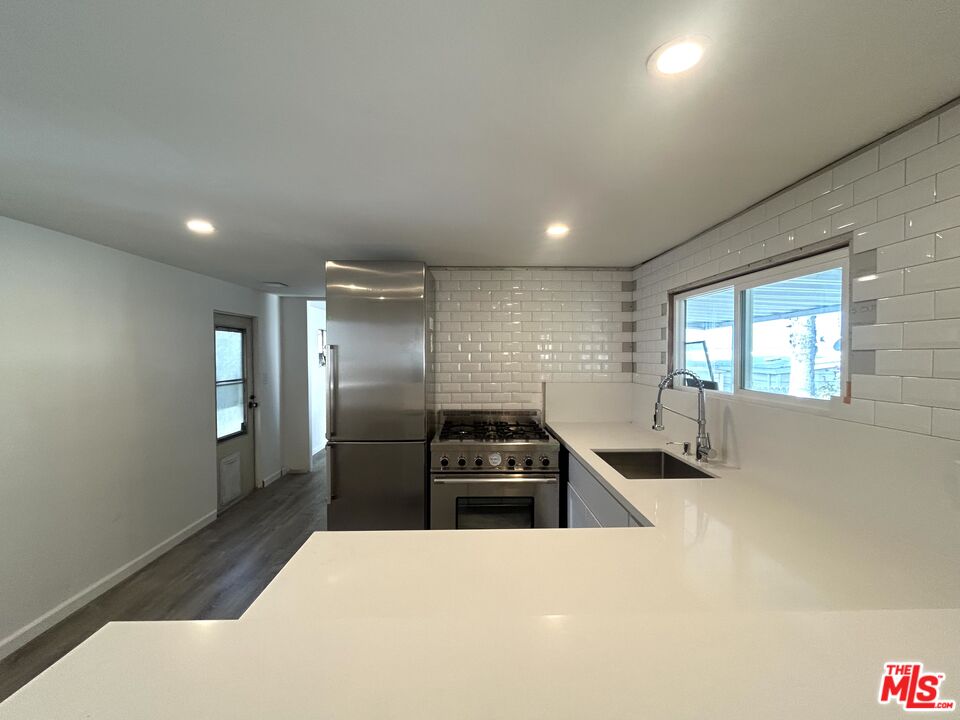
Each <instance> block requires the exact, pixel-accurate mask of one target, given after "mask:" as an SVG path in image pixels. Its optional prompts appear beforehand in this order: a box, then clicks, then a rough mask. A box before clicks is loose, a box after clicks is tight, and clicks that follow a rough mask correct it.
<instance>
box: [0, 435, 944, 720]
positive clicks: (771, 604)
mask: <svg viewBox="0 0 960 720" xmlns="http://www.w3.org/2000/svg"><path fill="white" fill-rule="evenodd" d="M552 429H553V430H554V431H555V432H556V433H557V434H558V435H559V436H560V437H561V439H562V441H563V442H564V444H565V445H566V446H567V447H568V448H569V449H570V451H571V453H572V454H573V455H574V456H576V457H577V458H579V459H580V460H581V461H583V463H584V464H585V465H586V466H587V467H588V468H589V470H590V472H591V473H592V474H594V475H595V476H596V477H597V478H598V479H599V480H600V481H601V482H602V483H603V484H604V486H605V487H606V488H607V489H608V490H609V491H610V492H611V493H612V494H613V495H614V496H615V497H617V499H618V500H620V501H621V502H622V503H623V504H624V505H625V506H628V509H630V510H631V511H632V512H634V514H636V515H639V516H642V517H643V518H645V519H646V520H648V521H649V522H650V523H652V524H653V527H643V528H621V529H613V528H609V529H580V530H566V529H559V530H532V531H531V530H503V531H496V530H483V531H432V532H400V533H396V532H394V533H390V532H368V533H316V534H314V535H313V536H312V537H311V538H310V539H309V540H308V541H307V543H306V544H305V545H304V546H303V547H302V548H301V550H300V551H298V552H297V554H296V555H295V556H294V557H293V558H292V559H291V561H290V562H289V563H288V564H287V565H286V566H285V567H284V568H283V570H282V571H281V572H280V574H279V575H278V576H277V577H276V578H275V579H274V581H273V582H272V583H271V584H270V585H269V586H268V587H267V589H266V590H265V591H264V592H263V594H262V595H261V596H260V597H259V598H258V599H257V600H256V601H255V602H254V604H253V605H252V606H251V607H250V608H249V609H248V611H247V612H246V613H245V614H244V615H243V617H242V618H241V619H240V620H238V621H224V622H209V621H198V622H176V623H111V624H109V625H108V626H106V627H105V628H104V629H103V630H101V631H100V632H98V633H97V634H95V635H94V636H93V637H92V638H90V639H89V640H88V641H87V642H85V643H83V644H82V645H81V646H80V647H78V648H77V649H76V650H74V651H73V652H71V653H70V654H68V655H67V656H66V657H65V658H64V659H63V660H61V661H60V662H59V663H57V664H56V665H54V666H53V667H52V668H50V669H49V670H47V671H46V672H45V673H43V674H42V675H40V676H39V677H38V678H36V679H35V680H34V681H32V682H31V683H29V684H28V685H27V686H26V687H25V688H23V689H22V690H21V691H19V692H18V693H15V694H14V695H13V696H12V697H11V698H10V699H8V700H7V701H6V702H5V703H2V704H0V718H3V719H7V718H10V719H11V720H13V719H20V718H38V717H43V718H74V717H93V718H129V717H137V718H158V719H159V718H183V717H196V718H199V717H205V718H206V717H229V718H254V717H256V718H262V717H265V716H270V717H278V718H292V717H304V716H311V717H312V716H321V717H362V718H366V717H396V718H407V717H410V718H413V717H416V718H426V717H437V718H439V717H443V718H449V717H458V718H473V717H477V718H479V717H484V718H489V717H523V718H528V717H546V716H552V717H571V718H572V717H578V718H580V717H585V716H593V717H609V718H615V717H631V718H633V717H644V716H646V717H664V718H667V717H669V718H702V717H714V718H737V719H738V720H739V719H741V718H752V717H757V718H768V717H778V718H810V717H817V718H834V717H835V718H845V719H847V718H866V717H900V716H902V711H901V710H900V709H899V708H898V707H896V706H893V705H891V706H880V705H879V704H878V703H877V702H876V695H877V689H878V687H879V683H880V674H881V671H882V666H883V663H884V662H887V661H892V660H920V661H922V662H924V664H925V666H926V668H927V669H928V670H932V671H937V672H945V673H946V675H947V679H946V681H945V685H944V691H943V696H944V697H946V698H952V699H960V610H958V609H957V608H958V607H960V602H958V599H960V589H958V586H957V583H958V582H960V580H958V578H957V577H953V575H955V574H954V573H950V572H946V573H945V572H944V568H943V567H942V566H938V567H936V568H934V565H935V563H934V561H932V560H928V561H925V560H924V559H923V558H921V557H913V556H912V555H911V556H909V557H905V558H897V559H895V561H891V558H890V556H889V555H887V554H885V552H884V550H883V549H882V548H879V547H877V546H876V545H875V544H874V545H871V543H869V542H867V539H866V538H861V537H859V536H858V535H857V532H856V531H855V530H853V529H850V528H845V527H842V526H837V525H835V524H831V523H830V522H829V521H828V520H827V519H825V518H824V517H823V516H822V515H819V514H818V513H816V512H815V511H814V509H813V508H806V507H804V506H803V505H802V504H797V503H792V502H791V498H786V497H784V496H782V495H780V494H778V493H777V492H776V491H775V490H774V489H773V488H772V487H771V486H770V485H768V484H764V483H763V482H762V478H760V477H757V476H755V475H753V474H751V473H749V472H747V471H745V470H741V469H737V468H728V467H724V466H722V465H715V466H712V467H711V471H712V472H715V473H716V474H717V475H718V476H719V477H718V478H715V479H706V480H682V481H678V480H654V481H651V480H625V479H623V478H622V477H621V476H619V474H617V473H616V472H615V471H613V470H612V468H610V467H609V466H607V465H606V464H605V463H603V462H602V461H601V460H600V459H599V458H597V457H596V456H595V454H594V453H593V452H592V449H593V448H603V449H626V448H651V447H657V448H662V447H663V439H662V437H659V436H658V435H656V434H654V433H652V432H650V431H648V430H644V429H642V428H640V427H638V426H635V425H630V424H627V423H618V424H576V423H561V424H557V425H554V426H553V427H552ZM904 552H906V551H904ZM902 561H909V562H907V564H906V565H904V564H903V562H902ZM910 562H913V563H915V564H912V565H911V564H910ZM934 569H935V570H936V572H935V573H933V574H932V575H931V573H932V572H933V571H934ZM945 575H946V576H948V577H944V576H945Z"/></svg>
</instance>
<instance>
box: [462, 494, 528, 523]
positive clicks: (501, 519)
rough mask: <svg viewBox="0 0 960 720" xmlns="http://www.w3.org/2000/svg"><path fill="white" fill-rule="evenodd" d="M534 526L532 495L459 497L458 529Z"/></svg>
mask: <svg viewBox="0 0 960 720" xmlns="http://www.w3.org/2000/svg"><path fill="white" fill-rule="evenodd" d="M532 527H533V498H532V497H458V498H457V529H458V530H509V529H512V528H532Z"/></svg>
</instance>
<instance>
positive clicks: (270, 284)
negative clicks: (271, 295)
mask: <svg viewBox="0 0 960 720" xmlns="http://www.w3.org/2000/svg"><path fill="white" fill-rule="evenodd" d="M263 284H264V285H266V286H267V287H272V288H285V287H290V286H289V285H287V284H286V283H285V282H280V281H279V280H264V281H263Z"/></svg>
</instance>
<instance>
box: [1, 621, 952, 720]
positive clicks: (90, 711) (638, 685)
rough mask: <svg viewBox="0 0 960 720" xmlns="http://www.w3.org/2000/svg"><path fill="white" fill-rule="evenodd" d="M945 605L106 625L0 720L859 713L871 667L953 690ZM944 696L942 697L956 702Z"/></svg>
mask: <svg viewBox="0 0 960 720" xmlns="http://www.w3.org/2000/svg"><path fill="white" fill-rule="evenodd" d="M958 619H960V613H958V612H956V611H944V610H940V611H879V612H878V611H858V612H840V613H726V614H722V615H714V614H708V613H697V614H684V613H652V614H649V613H636V614H634V615H631V616H630V617H629V618H626V619H625V618H622V617H613V616H610V617H601V616H576V615H574V616H564V615H544V616H539V617H518V616H511V615H509V614H506V615H504V616H502V617H501V616H498V617H491V616H489V615H487V616H474V615H471V614H470V613H469V611H468V610H466V609H465V610H464V612H462V613H461V614H460V615H459V616H456V617H454V616H447V617H402V618H398V617H367V618H354V619H344V618H325V617H323V616H322V615H321V614H319V613H317V614H314V615H313V616H310V617H306V618H296V619H294V618H274V619H273V620H272V621H270V622H246V621H244V620H239V621H233V622H229V621H227V622H209V621H208V622H204V621H198V622H169V623H159V622H158V623H111V624H110V625H107V626H106V627H105V628H104V629H103V630H101V631H100V632H99V633H97V634H96V635H95V636H93V637H92V638H91V639H90V640H88V641H87V642H85V643H84V644H83V645H81V646H80V647H79V648H77V649H76V650H74V651H73V652H72V653H70V654H69V655H68V656H67V657H66V658H65V659H64V660H62V661H61V662H59V663H57V664H56V665H54V666H53V667H52V668H50V669H49V670H48V671H47V672H45V673H44V674H43V675H41V676H40V677H39V678H37V679H36V680H34V681H33V682H32V683H31V684H29V685H28V686H27V687H26V688H25V689H24V690H21V691H20V692H19V693H17V694H15V695H13V696H12V697H11V698H10V699H9V700H7V701H6V702H5V703H3V704H0V718H3V720H13V719H16V720H21V719H25V718H29V719H30V720H40V719H42V720H73V719H75V718H85V719H86V718H97V719H98V720H130V719H131V718H136V719H137V720H174V719H176V720H187V719H189V720H201V719H203V720H209V719H211V718H224V719H229V720H263V718H277V719H280V720H288V719H294V718H296V719H300V718H364V719H366V718H371V719H372V718H404V719H406V718H410V719H411V720H413V719H417V720H420V719H423V718H443V719H444V720H449V719H450V718H457V719H458V720H470V719H474V718H476V719H477V720H481V719H482V720H489V719H490V718H518V719H520V718H522V719H524V720H527V719H530V718H570V719H574V718H575V719H577V720H582V719H583V718H604V719H605V720H607V719H611V720H613V719H617V718H625V719H626V718H629V719H630V720H635V719H636V718H658V719H659V718H669V719H671V720H703V718H711V720H727V719H729V720H751V719H754V718H756V719H757V720H760V719H762V720H769V718H778V720H810V718H817V719H818V720H830V719H834V718H835V719H837V720H851V719H856V720H862V719H866V718H898V717H903V713H902V711H901V710H900V708H899V707H897V706H894V705H888V706H881V705H879V704H878V703H877V690H878V687H879V682H880V674H881V672H882V668H883V664H884V663H885V662H887V661H889V660H890V659H891V658H922V659H923V661H924V663H925V667H926V668H928V669H930V670H937V671H942V672H946V674H947V679H948V682H947V683H946V685H945V691H944V697H946V698H953V697H955V696H954V695H950V694H948V693H949V692H951V691H954V692H955V691H957V690H960V687H958V686H957V685H956V683H955V682H954V683H953V684H951V683H950V682H949V681H950V680H952V679H954V678H957V677H960V675H958V670H960V663H958V658H957V652H958V651H957V648H958V647H960V623H958ZM956 695H960V692H956Z"/></svg>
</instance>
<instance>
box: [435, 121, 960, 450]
mask: <svg viewBox="0 0 960 720" xmlns="http://www.w3.org/2000/svg"><path fill="white" fill-rule="evenodd" d="M847 232H852V236H853V240H852V247H851V251H852V252H853V253H854V254H855V255H856V258H855V260H856V262H853V263H852V265H851V267H852V271H853V273H854V275H858V276H860V277H863V278H864V279H863V280H862V281H860V280H857V279H855V280H854V281H853V282H852V287H851V296H852V299H853V301H854V302H856V303H858V304H857V306H856V309H858V310H862V311H863V312H862V313H861V314H860V315H858V317H861V318H863V320H861V322H868V323H871V324H866V325H854V326H853V327H852V328H851V338H850V340H851V343H850V344H851V348H852V351H853V352H855V353H856V358H858V364H857V365H856V369H857V372H856V373H853V374H852V375H851V393H852V396H853V397H852V398H848V400H849V402H846V403H844V402H840V400H839V399H835V400H834V401H831V409H830V411H829V415H830V416H831V417H834V418H837V419H841V420H847V421H851V422H860V423H867V424H876V425H880V426H884V427H889V428H894V429H897V430H905V431H910V432H918V433H924V434H930V433H932V434H934V435H937V436H939V437H945V438H953V439H957V440H960V105H956V106H954V107H953V108H951V109H950V110H947V111H946V112H944V113H941V114H940V116H939V117H934V118H931V119H927V120H924V121H923V122H921V123H919V124H917V125H916V126H914V127H911V128H910V129H909V130H906V131H905V132H902V133H900V134H899V135H897V136H894V137H891V138H889V139H887V140H884V141H883V142H881V143H879V144H877V145H875V146H873V147H871V148H869V149H868V150H866V151H864V152H862V153H860V154H858V155H857V156H855V157H852V158H849V159H847V160H845V161H843V162H841V163H840V164H838V165H837V166H835V167H834V168H831V169H830V170H827V171H824V172H822V173H819V174H817V175H815V176H813V177H810V178H808V179H806V180H804V181H803V182H801V183H799V184H798V185H796V186H795V187H793V188H791V189H790V190H787V191H785V192H783V193H780V194H779V195H777V196H775V197H773V198H770V199H768V200H766V201H764V202H762V203H761V204H760V205H758V206H756V207H754V208H751V209H750V210H749V211H747V212H745V213H742V214H741V215H740V216H737V217H734V218H731V219H730V220H728V221H727V222H725V223H723V224H722V225H721V226H719V228H715V229H714V230H711V231H709V232H708V233H704V234H702V235H700V236H698V237H696V238H694V239H693V240H691V241H688V242H687V243H685V244H684V245H681V246H678V247H677V248H674V249H673V250H671V251H668V252H667V253H665V254H664V255H661V256H659V257H657V258H655V259H654V260H652V261H650V262H648V263H645V264H643V265H642V266H641V267H639V268H637V269H635V270H634V272H633V273H632V274H630V275H628V279H629V278H630V277H632V278H634V279H636V280H637V288H636V293H635V294H634V296H633V297H634V299H635V300H636V301H637V311H636V313H634V314H633V315H632V317H635V318H636V319H637V324H636V330H637V334H636V337H635V338H634V339H633V341H634V342H635V347H636V352H635V353H634V354H633V355H632V356H630V355H629V354H627V355H626V356H624V355H623V354H622V353H621V355H617V354H616V353H617V349H615V348H614V349H611V348H608V347H602V348H600V349H598V350H596V351H595V352H593V353H590V350H589V349H588V348H590V344H589V341H588V340H589V339H588V340H587V341H581V342H583V343H584V345H583V348H584V349H583V352H584V354H585V355H587V357H585V358H580V356H579V354H578V353H579V352H580V348H568V347H566V346H557V347H554V348H553V349H552V350H551V351H550V352H547V353H546V354H547V355H550V357H545V358H541V357H540V356H539V354H538V353H533V354H532V357H530V358H527V359H525V360H526V362H524V366H525V367H524V369H525V370H526V369H527V368H526V365H527V362H531V363H535V364H536V365H538V370H537V371H536V372H540V373H541V374H543V373H548V372H552V373H557V375H559V371H560V365H561V364H563V368H564V369H567V368H569V369H570V370H571V373H572V374H571V377H574V378H577V377H581V376H582V375H576V374H573V373H577V372H580V373H583V374H584V375H586V374H591V376H593V375H594V374H595V375H596V376H597V377H598V378H606V377H612V376H613V375H614V374H615V373H616V371H617V369H618V368H613V367H608V366H609V365H612V364H614V363H617V362H618V361H619V362H629V361H630V360H629V359H623V357H627V358H632V360H633V362H634V368H635V373H634V375H633V376H632V379H633V381H634V382H637V383H643V384H648V385H655V384H656V383H657V382H658V380H659V378H660V376H661V375H662V374H663V373H665V372H666V371H667V344H668V341H667V340H666V339H665V334H666V330H667V321H668V318H667V317H666V316H665V315H664V314H663V313H662V311H661V308H662V307H663V306H664V305H665V304H666V303H667V302H668V293H669V291H670V290H672V289H673V288H676V287H678V286H680V285H683V284H685V283H688V282H694V281H696V280H699V279H706V278H709V277H710V276H711V275H713V274H716V273H717V272H720V271H729V270H741V269H742V270H745V271H746V270H747V269H748V266H749V265H750V264H751V263H754V262H755V261H756V260H759V259H761V258H770V257H774V256H779V255H781V254H783V253H786V252H788V251H791V250H795V249H798V248H802V247H805V246H809V245H810V244H812V243H815V242H817V241H820V240H823V239H826V238H830V237H832V236H836V235H841V234H843V233H847ZM870 251H875V252H870ZM448 279H450V280H455V279H456V278H453V277H450V278H448ZM490 279H492V280H495V279H497V278H496V277H494V276H493V275H492V274H491V278H490ZM564 289H571V290H572V288H564ZM457 290H459V288H451V290H450V292H452V293H455V292H457ZM531 299H532V301H534V302H537V301H542V300H545V299H543V298H538V297H533V298H531ZM445 300H447V301H457V302H472V301H474V300H475V298H473V297H472V296H471V297H469V298H460V297H457V296H452V297H449V298H445ZM569 300H570V301H571V302H581V303H583V305H582V307H581V310H580V311H581V312H588V311H589V312H595V313H596V312H601V311H602V310H603V309H604V308H605V307H606V306H605V305H604V304H603V303H604V300H602V299H599V298H592V297H591V298H588V299H583V298H571V299H569ZM620 300H622V298H619V297H616V298H610V301H611V302H614V301H620ZM556 301H557V302H563V301H564V300H556ZM587 303H599V309H598V306H596V305H592V304H587ZM531 312H538V311H536V310H531ZM539 312H547V313H551V312H552V313H556V312H558V311H557V310H556V309H555V308H554V307H552V306H543V307H541V309H540V310H539ZM450 319H453V320H457V319H458V317H457V312H456V311H452V312H451V318H450ZM525 322H526V321H525ZM544 322H546V321H544ZM571 323H578V324H579V325H580V326H584V325H586V324H587V323H586V322H584V320H583V319H582V318H580V317H576V318H574V319H571ZM544 329H547V328H544ZM464 331H467V332H469V330H467V329H464ZM651 333H652V334H651ZM641 334H643V335H641ZM537 339H539V338H532V339H531V340H532V341H534V342H536V340H537ZM481 342H482V341H481ZM554 342H560V341H557V340H556V338H554ZM551 353H552V354H551ZM565 353H567V354H569V355H570V357H567V355H566V354H565ZM604 353H605V354H604ZM607 360H609V362H607ZM861 361H862V362H861ZM608 371H609V372H608ZM534 372H535V371H534V370H530V372H529V373H528V374H530V375H531V376H532V375H533V373H534ZM533 392H536V388H535V389H534V391H533Z"/></svg>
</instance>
